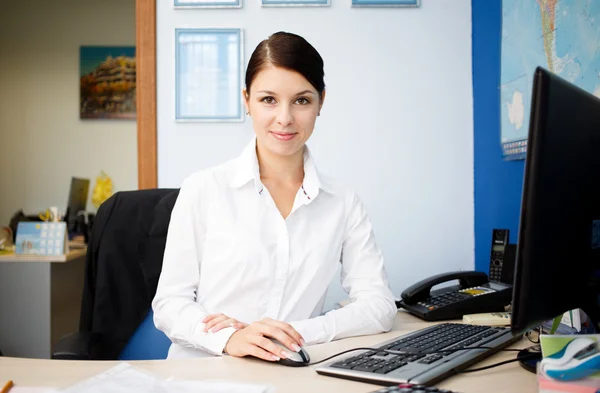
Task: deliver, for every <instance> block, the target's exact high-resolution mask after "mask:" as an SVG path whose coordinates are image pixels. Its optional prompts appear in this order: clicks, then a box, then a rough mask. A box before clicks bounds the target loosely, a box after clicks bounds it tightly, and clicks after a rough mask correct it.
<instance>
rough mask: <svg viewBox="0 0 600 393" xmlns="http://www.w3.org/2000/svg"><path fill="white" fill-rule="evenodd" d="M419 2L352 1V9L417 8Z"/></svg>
mask: <svg viewBox="0 0 600 393" xmlns="http://www.w3.org/2000/svg"><path fill="white" fill-rule="evenodd" d="M420 1H421V0H352V7H418V6H419V3H420Z"/></svg>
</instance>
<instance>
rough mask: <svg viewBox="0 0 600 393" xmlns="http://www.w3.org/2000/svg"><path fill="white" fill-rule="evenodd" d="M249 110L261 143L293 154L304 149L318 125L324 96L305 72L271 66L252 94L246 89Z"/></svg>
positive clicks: (256, 79)
mask: <svg viewBox="0 0 600 393" xmlns="http://www.w3.org/2000/svg"><path fill="white" fill-rule="evenodd" d="M242 94H243V96H244V101H245V105H246V112H249V114H250V117H251V118H252V124H253V126H254V132H256V139H257V144H258V146H259V147H260V148H262V149H265V150H267V151H268V152H269V153H272V154H276V155H280V156H291V155H294V154H295V153H297V152H298V151H301V149H302V148H303V147H304V143H305V142H306V141H307V140H308V138H310V136H311V134H312V132H313V129H314V127H315V121H316V119H317V115H318V113H319V111H320V110H321V106H322V105H323V100H324V98H325V92H323V97H321V99H319V94H318V92H317V90H316V89H315V88H314V87H313V85H311V84H310V82H308V80H306V78H304V76H302V75H301V74H299V73H297V72H295V71H290V70H287V69H284V68H280V67H273V66H270V67H267V68H264V69H263V70H262V71H260V72H259V73H258V74H256V76H255V77H254V81H252V86H251V87H250V94H248V92H247V91H246V89H244V91H243V93H242Z"/></svg>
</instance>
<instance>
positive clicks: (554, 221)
mask: <svg viewBox="0 0 600 393" xmlns="http://www.w3.org/2000/svg"><path fill="white" fill-rule="evenodd" d="M513 284H514V285H513V310H512V331H513V332H514V333H515V334H517V333H523V332H524V331H527V330H529V329H531V328H534V327H536V326H539V325H541V324H542V323H543V322H545V321H548V320H551V319H553V318H555V317H557V316H559V315H561V314H563V313H565V312H567V311H569V310H572V309H576V308H581V309H582V310H583V311H585V313H586V314H588V316H589V317H590V318H591V319H592V321H594V323H595V326H596V328H598V322H599V321H600V98H597V97H595V96H594V95H592V94H590V93H588V92H586V91H584V90H582V89H580V88H578V87H576V86H575V85H573V84H571V83H569V82H567V81H565V80H563V79H561V78H560V77H558V76H556V75H554V74H552V73H550V72H548V71H546V70H544V69H542V68H537V69H536V71H535V75H534V84H533V96H532V105H531V118H530V125H529V136H528V140H527V157H526V162H525V175H524V182H523V194H522V201H521V217H520V224H519V236H518V244H517V256H516V266H515V276H514V283H513Z"/></svg>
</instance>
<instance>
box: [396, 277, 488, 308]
mask: <svg viewBox="0 0 600 393" xmlns="http://www.w3.org/2000/svg"><path fill="white" fill-rule="evenodd" d="M452 280H458V282H459V285H460V287H461V288H470V287H476V286H478V285H482V284H485V283H486V282H488V277H487V275H486V274H485V273H481V272H465V271H458V272H450V273H442V274H438V275H436V276H432V277H429V278H426V279H425V280H421V281H419V282H417V283H416V284H413V285H411V286H410V287H408V288H406V289H405V290H404V291H403V292H402V293H401V294H400V296H401V297H402V300H404V301H405V302H406V304H416V303H417V302H420V301H423V300H425V299H427V298H428V297H429V293H430V291H431V288H433V287H434V286H436V285H438V284H443V283H445V282H447V281H452Z"/></svg>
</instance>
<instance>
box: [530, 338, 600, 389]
mask: <svg viewBox="0 0 600 393" xmlns="http://www.w3.org/2000/svg"><path fill="white" fill-rule="evenodd" d="M540 365H541V368H542V371H543V372H544V373H545V374H546V375H547V376H548V377H550V378H552V379H557V380H561V381H572V380H574V379H580V378H585V377H587V376H588V375H591V374H594V373H596V372H599V371H600V347H599V346H598V342H596V341H594V340H592V339H590V338H587V337H580V338H576V339H575V340H573V341H571V342H570V343H568V344H567V345H566V346H565V347H564V348H563V349H562V350H560V351H559V352H557V353H555V354H553V355H551V356H547V357H545V358H544V359H542V361H541V363H540Z"/></svg>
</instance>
